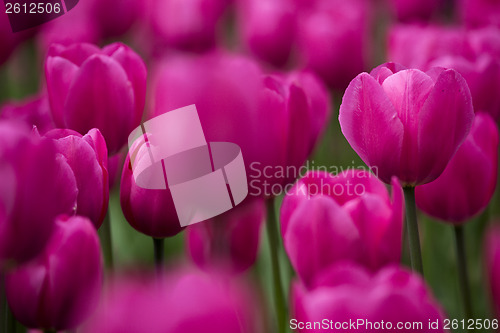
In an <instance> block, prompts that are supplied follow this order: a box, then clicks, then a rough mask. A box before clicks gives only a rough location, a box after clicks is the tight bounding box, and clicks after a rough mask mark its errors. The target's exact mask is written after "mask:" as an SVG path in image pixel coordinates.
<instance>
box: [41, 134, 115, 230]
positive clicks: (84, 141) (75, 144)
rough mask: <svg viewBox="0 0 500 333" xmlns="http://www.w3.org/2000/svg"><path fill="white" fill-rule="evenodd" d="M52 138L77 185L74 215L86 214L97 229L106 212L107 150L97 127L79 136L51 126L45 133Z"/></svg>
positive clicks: (107, 183)
mask: <svg viewBox="0 0 500 333" xmlns="http://www.w3.org/2000/svg"><path fill="white" fill-rule="evenodd" d="M46 136H47V137H49V138H52V139H54V141H55V143H56V147H57V149H58V152H59V153H61V154H62V155H63V156H64V157H65V158H66V162H67V163H68V165H69V166H70V167H71V170H73V173H74V174H75V178H76V183H77V186H78V197H77V205H76V214H77V215H81V216H85V217H88V218H89V219H90V220H91V221H92V223H94V226H95V227H96V229H98V228H99V227H100V226H101V224H102V222H103V221H104V218H105V216H106V212H107V211H108V202H109V179H108V170H107V165H108V151H107V148H106V142H105V141H104V137H103V136H102V134H101V132H99V130H98V129H95V128H94V129H91V130H90V131H89V132H88V133H87V134H85V135H84V136H82V135H81V134H79V133H78V132H75V131H71V130H63V129H55V130H52V131H50V132H48V133H47V134H46Z"/></svg>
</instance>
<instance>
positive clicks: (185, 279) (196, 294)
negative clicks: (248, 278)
mask: <svg viewBox="0 0 500 333" xmlns="http://www.w3.org/2000/svg"><path fill="white" fill-rule="evenodd" d="M106 289H107V292H106V293H105V295H104V297H103V302H102V304H101V306H100V308H99V309H98V311H96V312H95V316H94V317H93V318H91V319H90V320H89V322H88V324H86V325H84V326H83V329H82V330H81V331H82V333H95V332H106V333H122V332H128V333H142V332H148V333H186V332H204V333H247V332H255V333H259V332H262V321H261V319H260V318H259V317H258V316H257V313H256V310H255V309H257V308H258V307H257V306H256V303H255V299H254V296H253V295H254V293H255V291H253V290H252V289H250V288H249V286H248V285H247V284H245V283H242V282H240V281H238V280H237V279H234V277H232V276H227V275H223V274H219V273H215V272H213V273H211V274H206V273H203V272H201V271H197V270H194V269H180V270H176V271H173V272H171V273H166V274H165V275H164V276H163V277H162V278H161V279H156V281H152V280H150V278H148V277H144V278H143V279H142V280H139V279H137V278H135V279H132V278H116V279H114V280H111V283H110V285H109V286H108V288H106ZM131 304H133V305H134V306H130V305H131ZM165 313H168V316H166V315H165Z"/></svg>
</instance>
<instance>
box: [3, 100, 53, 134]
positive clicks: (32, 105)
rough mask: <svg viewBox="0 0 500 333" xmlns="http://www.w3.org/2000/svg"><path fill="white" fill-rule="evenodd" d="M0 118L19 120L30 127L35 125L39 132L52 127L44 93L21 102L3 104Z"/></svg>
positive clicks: (44, 131)
mask: <svg viewBox="0 0 500 333" xmlns="http://www.w3.org/2000/svg"><path fill="white" fill-rule="evenodd" d="M0 119H10V120H16V121H20V122H23V123H25V124H27V125H28V126H30V127H33V126H36V128H37V130H38V132H39V133H40V134H45V133H46V132H47V131H49V130H51V129H53V128H54V121H53V120H52V115H51V114H50V107H49V100H48V98H47V96H46V95H45V94H41V95H39V96H34V97H30V98H28V99H26V100H23V101H21V102H10V103H7V104H4V105H3V106H1V107H0Z"/></svg>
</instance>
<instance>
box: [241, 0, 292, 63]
mask: <svg viewBox="0 0 500 333" xmlns="http://www.w3.org/2000/svg"><path fill="white" fill-rule="evenodd" d="M238 13H239V20H238V24H239V28H240V35H241V38H242V40H243V42H244V43H245V46H246V47H247V48H248V49H249V51H250V52H251V53H252V54H254V55H255V56H257V57H258V58H259V59H263V60H265V61H267V62H269V63H271V64H273V65H275V66H283V65H284V64H285V63H286V62H287V60H288V59H289V56H290V52H291V51H292V47H293V45H294V42H295V37H296V29H297V27H296V25H297V17H296V16H297V13H296V12H295V6H294V4H293V1H292V0H278V1H277V0H244V1H241V2H240V6H239V7H238Z"/></svg>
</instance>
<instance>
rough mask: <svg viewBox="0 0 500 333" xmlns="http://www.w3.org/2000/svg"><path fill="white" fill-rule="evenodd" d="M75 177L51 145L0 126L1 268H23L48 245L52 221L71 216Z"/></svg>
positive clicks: (8, 124)
mask: <svg viewBox="0 0 500 333" xmlns="http://www.w3.org/2000/svg"><path fill="white" fill-rule="evenodd" d="M77 193H78V189H77V187H76V180H75V176H74V174H73V172H72V170H71V168H70V167H69V166H68V165H67V163H66V162H65V158H64V157H63V156H62V155H60V154H57V151H56V148H55V147H54V143H53V142H51V140H48V139H44V138H40V137H39V136H37V135H35V134H33V133H30V131H29V129H28V128H25V127H23V126H21V124H19V123H13V122H9V121H1V122H0V221H1V228H0V267H5V266H10V265H12V264H16V263H23V262H26V261H28V260H30V259H32V258H33V257H34V256H36V255H37V254H38V253H39V252H40V251H41V250H42V249H43V248H44V246H45V244H46V243H47V241H48V239H49V237H50V235H51V233H52V229H53V225H54V219H55V217H56V216H57V215H59V214H61V213H65V214H73V213H74V209H75V206H76V195H77Z"/></svg>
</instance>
